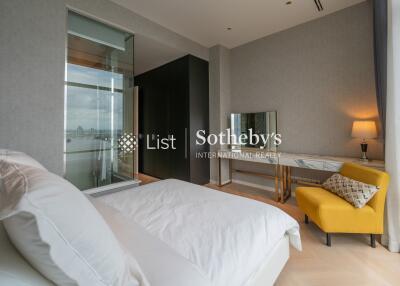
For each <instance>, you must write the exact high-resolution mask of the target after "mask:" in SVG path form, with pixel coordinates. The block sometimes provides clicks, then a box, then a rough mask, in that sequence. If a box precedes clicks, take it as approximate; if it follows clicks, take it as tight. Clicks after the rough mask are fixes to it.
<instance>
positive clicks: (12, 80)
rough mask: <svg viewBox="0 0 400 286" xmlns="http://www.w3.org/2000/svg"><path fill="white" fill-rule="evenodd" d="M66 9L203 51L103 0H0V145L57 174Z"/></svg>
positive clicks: (60, 150) (61, 132)
mask: <svg viewBox="0 0 400 286" xmlns="http://www.w3.org/2000/svg"><path fill="white" fill-rule="evenodd" d="M67 5H68V7H69V8H73V9H74V10H77V11H80V12H82V13H83V14H87V15H91V16H94V17H96V18H99V19H101V20H102V21H104V22H108V23H112V24H113V25H115V26H118V27H120V28H123V29H126V30H129V31H132V32H136V33H138V34H144V35H146V36H148V37H151V38H153V39H156V40H157V41H159V42H161V43H163V44H165V45H169V46H171V47H176V48H178V49H179V50H182V51H186V52H187V53H191V54H193V55H196V56H198V57H201V58H204V59H208V49H207V48H205V47H203V46H201V45H199V44H197V43H195V42H193V41H191V40H188V39H186V38H184V37H182V36H179V35H178V34H176V33H174V32H172V31H169V30H167V29H165V28H163V27H162V26H160V25H158V24H155V23H153V22H151V21H149V20H147V19H145V18H143V17H141V16H139V15H137V14H135V13H133V12H131V11H129V10H127V9H124V8H122V7H120V6H118V5H116V4H114V3H112V2H109V1H107V0H85V1H82V0H65V1H64V0H35V1H32V0H1V1H0V43H1V44H0V148H10V149H16V150H21V151H24V152H26V153H28V154H29V155H31V156H33V157H34V158H36V159H38V160H39V161H40V162H41V163H43V164H44V165H45V166H46V167H47V168H49V170H51V171H53V172H55V173H57V174H62V173H63V169H64V164H63V149H64V147H63V144H64V139H63V138H64V62H65V45H66V43H65V40H66V12H67Z"/></svg>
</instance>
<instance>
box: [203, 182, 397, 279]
mask: <svg viewBox="0 0 400 286" xmlns="http://www.w3.org/2000/svg"><path fill="white" fill-rule="evenodd" d="M207 186H208V187H210V188H213V189H216V190H220V191H223V192H227V193H231V194H235V195H240V196H244V197H248V198H252V199H255V200H258V201H262V202H265V203H267V204H271V205H274V206H277V207H279V208H281V209H282V210H284V211H285V212H287V213H288V214H289V215H291V216H292V217H294V218H295V219H296V220H297V221H298V222H299V224H300V231H301V240H302V244H303V251H302V252H299V251H297V250H295V249H294V248H291V253H290V259H289V261H288V263H287V264H286V266H285V268H284V270H283V271H282V273H281V275H280V276H279V278H278V281H277V283H276V285H280V286H283V285H284V286H292V285H296V286H303V285H304V286H314V285H315V286H320V285H324V286H329V285H335V286H358V285H360V286H361V285H362V286H369V285H371V286H372V285H373V286H384V285H400V254H398V253H391V252H389V251H388V250H386V248H384V247H383V246H381V245H380V244H379V243H377V247H376V248H375V249H374V248H371V247H370V246H369V236H368V235H348V234H347V235H345V234H334V235H332V247H327V246H326V245H325V234H324V233H323V232H321V231H320V230H319V229H318V227H317V226H315V225H314V224H312V223H310V224H308V225H306V224H304V214H303V213H302V212H301V211H300V210H299V209H298V208H297V206H296V203H295V199H294V198H291V199H289V201H288V202H287V203H286V204H279V203H276V202H275V201H274V200H273V193H272V192H267V191H264V190H259V189H255V188H251V187H247V186H243V185H238V184H229V185H227V186H225V187H222V188H219V187H217V186H215V185H211V184H210V185H207Z"/></svg>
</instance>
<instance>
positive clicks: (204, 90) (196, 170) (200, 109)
mask: <svg viewBox="0 0 400 286" xmlns="http://www.w3.org/2000/svg"><path fill="white" fill-rule="evenodd" d="M208 93H209V87H208V62H207V61H204V60H202V59H199V58H196V57H194V56H190V57H189V94H190V96H189V107H190V117H189V121H190V128H189V134H190V144H189V146H190V182H192V183H196V184H207V183H209V182H210V160H209V159H208V158H206V157H204V158H196V153H201V154H205V153H207V152H208V151H209V145H208V144H204V145H197V144H196V132H197V131H198V130H205V132H206V134H208V132H209V112H208V110H209V100H208Z"/></svg>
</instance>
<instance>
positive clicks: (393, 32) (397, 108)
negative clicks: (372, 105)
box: [382, 0, 400, 252]
mask: <svg viewBox="0 0 400 286" xmlns="http://www.w3.org/2000/svg"><path fill="white" fill-rule="evenodd" d="M399 51H400V0H389V1H388V59H387V60H388V61H387V63H388V69H387V75H388V78H387V84H388V85H387V104H386V106H387V107H386V140H385V142H386V149H385V161H386V171H387V172H388V173H389V174H390V177H391V181H390V185H389V190H388V194H387V199H386V214H387V216H386V217H387V219H386V227H385V234H384V235H383V237H382V242H383V244H384V245H387V246H388V248H389V250H390V251H393V252H400V53H399Z"/></svg>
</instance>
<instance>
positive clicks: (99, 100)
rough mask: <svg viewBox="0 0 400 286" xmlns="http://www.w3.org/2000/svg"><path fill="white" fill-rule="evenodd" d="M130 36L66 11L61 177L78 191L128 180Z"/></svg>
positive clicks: (130, 166) (130, 164)
mask: <svg viewBox="0 0 400 286" xmlns="http://www.w3.org/2000/svg"><path fill="white" fill-rule="evenodd" d="M133 41H134V37H133V35H132V34H129V33H126V32H123V31H119V30H117V29H114V28H112V27H108V26H106V25H104V24H102V23H99V22H96V21H93V20H91V19H88V18H85V17H82V16H80V15H78V14H76V13H73V12H69V15H68V51H67V53H68V56H67V69H66V72H67V76H66V100H65V140H66V142H65V177H66V179H67V180H69V181H70V182H71V183H73V184H74V185H76V186H77V187H78V188H79V189H81V190H86V189H91V188H95V187H100V186H105V185H109V184H112V183H116V182H121V181H125V180H130V179H133V176H134V169H133V168H134V162H133V158H134V156H133V155H134V154H133V149H134V144H135V142H134V141H133V139H132V138H133V137H132V136H133V134H134V131H133V126H134V124H133V120H134V116H133V110H134V108H133V107H134V106H133ZM121 142H122V143H123V144H121ZM125 147H129V148H125Z"/></svg>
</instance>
